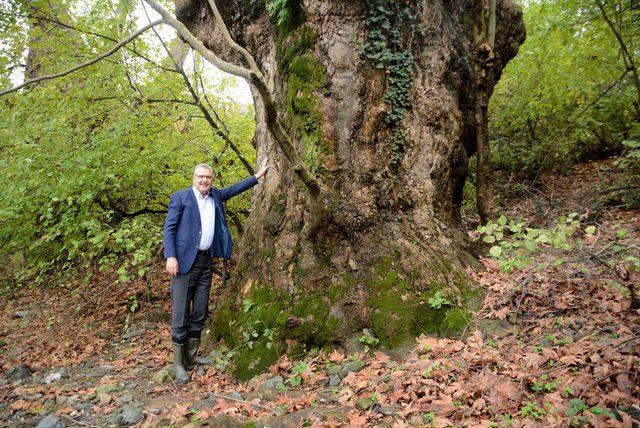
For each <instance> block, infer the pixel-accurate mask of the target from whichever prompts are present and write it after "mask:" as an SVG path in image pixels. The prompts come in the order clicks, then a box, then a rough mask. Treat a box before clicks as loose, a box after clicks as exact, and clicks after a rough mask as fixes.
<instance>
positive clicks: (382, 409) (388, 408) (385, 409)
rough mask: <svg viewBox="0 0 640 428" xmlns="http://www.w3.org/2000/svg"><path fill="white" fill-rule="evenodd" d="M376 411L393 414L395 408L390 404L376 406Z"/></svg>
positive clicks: (386, 414)
mask: <svg viewBox="0 0 640 428" xmlns="http://www.w3.org/2000/svg"><path fill="white" fill-rule="evenodd" d="M378 413H382V414H383V415H385V416H395V414H396V409H395V408H394V407H392V406H380V407H379V408H378Z"/></svg>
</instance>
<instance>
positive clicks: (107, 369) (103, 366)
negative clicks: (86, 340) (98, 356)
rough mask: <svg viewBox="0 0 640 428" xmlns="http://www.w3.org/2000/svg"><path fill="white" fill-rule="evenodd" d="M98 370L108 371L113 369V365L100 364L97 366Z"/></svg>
mask: <svg viewBox="0 0 640 428" xmlns="http://www.w3.org/2000/svg"><path fill="white" fill-rule="evenodd" d="M98 368H99V369H100V370H102V371H104V372H110V371H113V366H110V365H109V364H105V365H102V366H100V367H98Z"/></svg>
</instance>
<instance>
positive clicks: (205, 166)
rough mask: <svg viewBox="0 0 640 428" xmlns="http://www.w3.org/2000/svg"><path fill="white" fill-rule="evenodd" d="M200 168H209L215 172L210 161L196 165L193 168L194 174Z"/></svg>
mask: <svg viewBox="0 0 640 428" xmlns="http://www.w3.org/2000/svg"><path fill="white" fill-rule="evenodd" d="M198 168H202V169H208V170H209V171H211V173H213V168H211V165H209V164H208V163H201V164H198V165H196V167H195V168H194V169H193V175H196V171H197V170H198Z"/></svg>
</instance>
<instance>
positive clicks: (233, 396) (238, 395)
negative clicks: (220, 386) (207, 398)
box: [229, 391, 244, 401]
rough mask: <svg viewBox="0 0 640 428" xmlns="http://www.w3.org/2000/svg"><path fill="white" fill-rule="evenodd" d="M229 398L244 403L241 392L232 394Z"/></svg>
mask: <svg viewBox="0 0 640 428" xmlns="http://www.w3.org/2000/svg"><path fill="white" fill-rule="evenodd" d="M229 397H231V398H233V399H235V400H242V401H244V397H243V396H242V394H240V393H239V392H236V391H233V392H232V393H231V394H229Z"/></svg>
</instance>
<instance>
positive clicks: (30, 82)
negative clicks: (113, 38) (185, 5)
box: [0, 20, 162, 96]
mask: <svg viewBox="0 0 640 428" xmlns="http://www.w3.org/2000/svg"><path fill="white" fill-rule="evenodd" d="M161 22H162V20H157V21H154V22H152V23H150V24H147V25H145V26H144V27H142V28H141V29H139V30H138V31H136V32H135V33H133V34H132V35H131V36H129V37H127V38H126V39H124V40H122V41H121V42H119V43H118V44H116V45H115V46H114V47H113V48H111V49H110V50H108V51H107V52H105V53H103V54H102V55H98V56H97V57H95V58H93V59H91V60H89V61H86V62H83V63H82V64H78V65H76V66H75V67H71V68H70V69H68V70H65V71H62V72H60V73H55V74H47V75H45V76H40V77H37V78H35V79H30V80H27V81H26V82H23V83H22V84H20V85H18V86H14V87H13V88H8V89H3V90H2V91H0V96H3V95H6V94H9V93H11V92H15V91H18V90H20V89H22V88H24V87H25V86H29V85H33V84H34V83H38V82H41V81H43V80H52V79H57V78H58V77H63V76H66V75H67V74H71V73H73V72H75V71H78V70H80V69H82V68H85V67H88V66H90V65H93V64H95V63H96V62H98V61H100V60H102V59H104V58H106V57H108V56H110V55H113V54H114V53H115V52H117V51H118V49H120V48H121V47H122V46H124V45H126V44H127V43H129V42H131V41H132V40H134V39H135V38H136V37H138V36H140V35H141V34H142V33H144V32H145V31H147V30H148V29H149V28H151V27H153V26H155V25H158V24H160V23H161Z"/></svg>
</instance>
